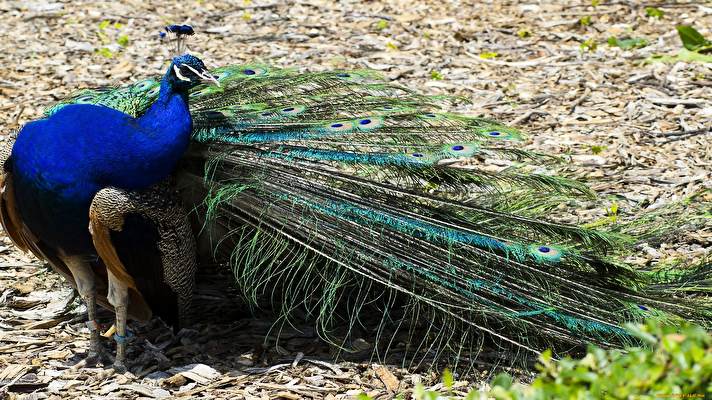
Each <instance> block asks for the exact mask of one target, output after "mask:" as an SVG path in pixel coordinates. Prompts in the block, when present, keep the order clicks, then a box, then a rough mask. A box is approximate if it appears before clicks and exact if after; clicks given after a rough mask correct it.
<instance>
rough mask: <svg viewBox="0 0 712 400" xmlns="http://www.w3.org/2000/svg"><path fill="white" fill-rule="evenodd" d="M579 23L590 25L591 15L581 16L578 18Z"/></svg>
mask: <svg viewBox="0 0 712 400" xmlns="http://www.w3.org/2000/svg"><path fill="white" fill-rule="evenodd" d="M579 24H581V26H589V25H591V16H590V15H586V16H583V17H581V19H579Z"/></svg>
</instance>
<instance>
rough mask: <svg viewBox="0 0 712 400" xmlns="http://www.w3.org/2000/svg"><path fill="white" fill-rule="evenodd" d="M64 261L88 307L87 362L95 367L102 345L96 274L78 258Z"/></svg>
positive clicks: (70, 257) (74, 257)
mask: <svg viewBox="0 0 712 400" xmlns="http://www.w3.org/2000/svg"><path fill="white" fill-rule="evenodd" d="M61 258H62V261H64V263H65V264H66V265H67V268H69V271H70V272H71V273H72V276H73V277H74V281H75V282H76V284H77V290H78V291H79V295H80V296H81V297H82V300H84V303H86V305H87V313H88V314H89V320H88V321H87V327H89V332H90V334H91V336H90V339H89V353H88V354H87V358H86V362H87V365H89V366H95V365H96V364H97V363H98V362H99V358H100V355H101V343H100V342H99V340H100V339H99V324H98V323H97V322H96V286H95V282H94V272H93V271H92V269H91V266H90V265H89V263H87V262H86V261H84V260H82V258H81V257H78V256H63V257H61Z"/></svg>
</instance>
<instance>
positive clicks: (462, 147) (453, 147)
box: [451, 144, 465, 151]
mask: <svg viewBox="0 0 712 400" xmlns="http://www.w3.org/2000/svg"><path fill="white" fill-rule="evenodd" d="M451 149H453V150H454V151H462V150H464V149H465V146H461V145H459V144H458V145H455V146H452V147H451Z"/></svg>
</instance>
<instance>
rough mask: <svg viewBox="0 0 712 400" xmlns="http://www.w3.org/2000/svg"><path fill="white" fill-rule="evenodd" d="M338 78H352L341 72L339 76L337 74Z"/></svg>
mask: <svg viewBox="0 0 712 400" xmlns="http://www.w3.org/2000/svg"><path fill="white" fill-rule="evenodd" d="M336 76H338V77H339V78H350V77H351V74H347V73H346V72H339V73H338V74H336Z"/></svg>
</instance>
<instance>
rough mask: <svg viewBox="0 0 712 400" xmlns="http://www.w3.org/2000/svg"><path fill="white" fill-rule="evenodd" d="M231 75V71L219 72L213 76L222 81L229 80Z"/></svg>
mask: <svg viewBox="0 0 712 400" xmlns="http://www.w3.org/2000/svg"><path fill="white" fill-rule="evenodd" d="M230 75H231V74H230V71H222V72H218V73H217V74H215V75H213V76H214V77H215V79H217V80H221V79H225V78H227V77H228V76H230Z"/></svg>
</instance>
